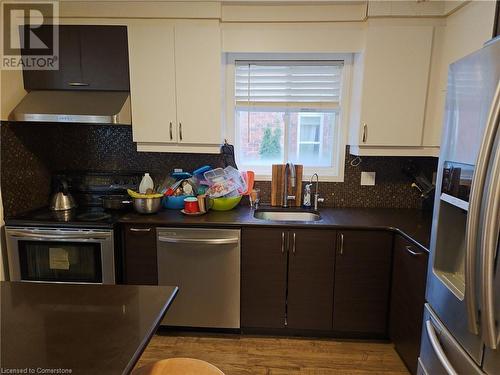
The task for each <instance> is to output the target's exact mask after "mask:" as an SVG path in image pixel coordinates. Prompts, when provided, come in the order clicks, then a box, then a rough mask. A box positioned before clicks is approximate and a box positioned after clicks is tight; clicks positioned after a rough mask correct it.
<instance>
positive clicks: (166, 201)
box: [163, 195, 193, 210]
mask: <svg viewBox="0 0 500 375" xmlns="http://www.w3.org/2000/svg"><path fill="white" fill-rule="evenodd" d="M187 197H193V195H178V196H176V197H173V196H172V197H165V198H163V207H165V208H168V209H169V210H182V209H183V208H184V199H185V198H187Z"/></svg>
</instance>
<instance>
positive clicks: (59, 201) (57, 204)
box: [50, 180, 76, 211]
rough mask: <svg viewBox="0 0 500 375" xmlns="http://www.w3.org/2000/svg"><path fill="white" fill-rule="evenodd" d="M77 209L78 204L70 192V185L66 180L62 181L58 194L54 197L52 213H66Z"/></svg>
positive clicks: (51, 205)
mask: <svg viewBox="0 0 500 375" xmlns="http://www.w3.org/2000/svg"><path fill="white" fill-rule="evenodd" d="M75 207H76V203H75V200H74V199H73V197H72V196H71V194H70V192H69V190H68V183H67V182H66V181H65V180H60V181H59V184H58V187H57V192H56V193H54V194H53V195H52V198H51V201H50V209H51V210H52V211H65V210H71V209H73V208H75Z"/></svg>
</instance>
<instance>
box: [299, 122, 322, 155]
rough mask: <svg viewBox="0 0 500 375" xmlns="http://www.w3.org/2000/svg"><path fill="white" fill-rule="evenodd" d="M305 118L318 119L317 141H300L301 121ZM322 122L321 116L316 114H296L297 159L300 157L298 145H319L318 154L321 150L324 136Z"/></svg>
mask: <svg viewBox="0 0 500 375" xmlns="http://www.w3.org/2000/svg"><path fill="white" fill-rule="evenodd" d="M305 117H317V118H319V141H317V142H315V141H314V142H310V141H301V139H300V137H301V135H302V134H301V133H302V119H303V118H305ZM323 132H324V121H323V116H322V115H320V114H319V113H318V112H299V113H298V124H297V155H296V157H297V159H298V158H299V157H300V145H319V153H320V154H321V151H322V150H323V142H322V139H323V135H324V133H323Z"/></svg>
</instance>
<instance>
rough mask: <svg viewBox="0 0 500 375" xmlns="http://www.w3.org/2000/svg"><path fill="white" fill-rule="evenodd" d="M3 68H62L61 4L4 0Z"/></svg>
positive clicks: (2, 12) (1, 62)
mask: <svg viewBox="0 0 500 375" xmlns="http://www.w3.org/2000/svg"><path fill="white" fill-rule="evenodd" d="M0 16H1V18H0V19H1V23H2V27H1V33H2V35H1V38H0V43H1V44H0V48H1V50H0V53H1V61H0V69H11V70H21V69H24V70H57V69H59V3H58V2H57V1H35V0H33V1H1V15H0Z"/></svg>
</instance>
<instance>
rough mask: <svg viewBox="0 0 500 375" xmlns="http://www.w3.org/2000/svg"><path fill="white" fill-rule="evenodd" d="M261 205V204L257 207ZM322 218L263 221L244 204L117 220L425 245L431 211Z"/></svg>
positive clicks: (337, 213) (344, 212)
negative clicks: (331, 233) (390, 234)
mask: <svg viewBox="0 0 500 375" xmlns="http://www.w3.org/2000/svg"><path fill="white" fill-rule="evenodd" d="M261 208H264V207H261ZM319 212H320V214H321V217H322V219H321V220H319V221H315V222H306V223H305V222H290V221H287V222H283V221H267V220H261V219H256V218H254V217H253V211H252V210H251V209H250V208H248V207H245V206H239V207H237V208H236V209H234V210H231V211H225V212H216V211H209V212H208V213H207V214H206V215H202V216H186V215H183V214H182V213H181V212H180V211H176V210H163V211H160V212H159V213H157V214H154V215H140V214H137V213H128V214H125V215H124V216H123V217H122V218H121V219H120V222H121V223H125V224H126V223H129V224H151V225H162V226H192V227H227V228H229V227H244V226H262V227H296V228H304V227H305V228H334V229H338V228H343V229H382V230H392V231H395V232H397V233H400V234H401V235H403V236H404V237H406V238H408V239H409V240H411V241H413V242H414V243H415V244H416V245H419V246H421V247H423V248H424V249H428V248H429V243H430V233H431V224H432V213H431V212H428V211H422V210H417V209H393V208H322V209H320V210H319Z"/></svg>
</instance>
